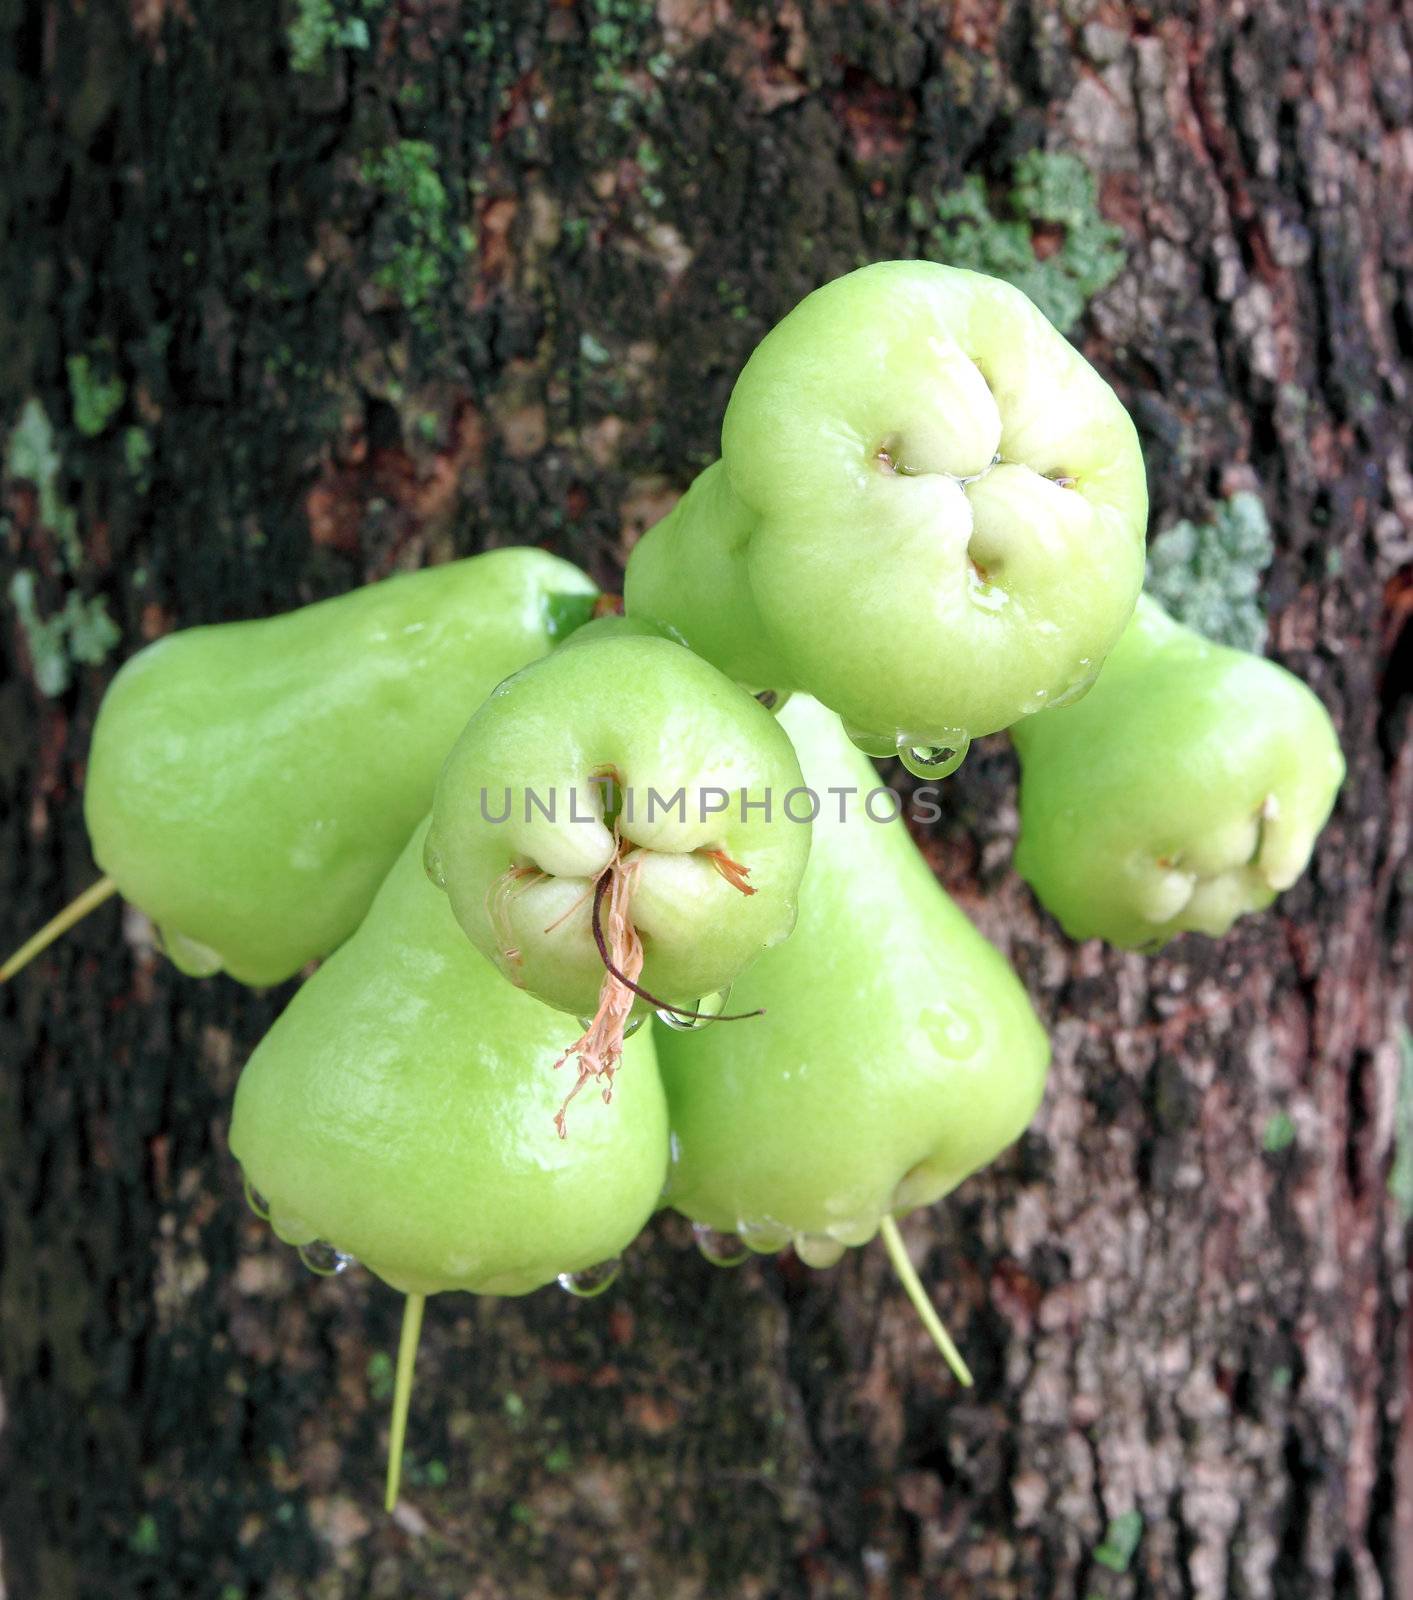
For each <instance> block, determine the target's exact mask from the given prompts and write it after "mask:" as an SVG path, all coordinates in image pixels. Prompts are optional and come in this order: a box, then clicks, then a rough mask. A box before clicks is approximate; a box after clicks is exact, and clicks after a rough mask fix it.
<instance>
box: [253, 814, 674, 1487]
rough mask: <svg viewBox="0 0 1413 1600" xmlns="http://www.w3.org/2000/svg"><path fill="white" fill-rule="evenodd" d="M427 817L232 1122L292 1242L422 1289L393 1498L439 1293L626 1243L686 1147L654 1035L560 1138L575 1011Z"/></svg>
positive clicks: (276, 1035) (525, 1278) (515, 1280)
mask: <svg viewBox="0 0 1413 1600" xmlns="http://www.w3.org/2000/svg"><path fill="white" fill-rule="evenodd" d="M425 832H426V829H425V826H424V827H419V828H418V830H417V832H416V833H415V834H414V836H413V838H412V840H411V842H410V843H409V844H408V845H407V848H406V849H405V850H404V851H403V853H402V855H401V856H400V857H399V858H398V861H397V863H396V865H395V866H394V867H393V869H392V871H391V872H390V873H389V875H388V877H387V880H386V882H385V883H384V884H383V886H382V888H381V889H380V890H379V891H378V894H377V898H376V899H375V901H374V903H373V906H372V909H371V910H370V911H369V913H368V916H367V917H366V919H365V920H364V922H363V924H362V925H361V927H360V928H359V929H358V931H357V932H356V933H355V934H354V935H353V937H352V938H351V939H350V940H349V941H348V942H347V943H346V944H345V945H344V946H342V948H341V949H339V950H338V951H337V952H336V953H335V954H334V955H333V956H332V957H331V958H330V959H329V960H328V961H327V962H326V963H325V964H324V965H323V966H322V967H321V968H320V969H319V971H318V972H316V973H315V974H314V976H313V977H312V978H311V979H310V980H309V981H308V982H307V983H306V984H305V985H304V986H303V988H301V989H300V991H299V992H298V994H296V995H295V997H294V999H293V1001H291V1003H290V1005H289V1007H288V1009H287V1010H286V1011H285V1012H284V1014H283V1015H282V1016H281V1017H280V1019H279V1020H278V1021H277V1022H276V1023H275V1025H274V1027H273V1028H272V1029H271V1030H270V1032H269V1033H268V1034H267V1035H266V1037H265V1039H264V1040H263V1041H262V1043H261V1044H260V1045H259V1047H258V1048H257V1049H256V1051H255V1053H254V1054H253V1055H252V1056H251V1058H250V1061H249V1063H248V1064H247V1065H246V1068H245V1071H244V1072H243V1073H242V1074H241V1079H240V1084H239V1087H238V1088H237V1090H236V1099H235V1110H234V1114H233V1116H232V1120H231V1135H230V1144H231V1149H232V1151H233V1152H234V1154H235V1156H236V1158H237V1160H238V1161H239V1162H240V1163H241V1166H242V1167H243V1169H244V1171H245V1175H246V1179H247V1182H248V1183H249V1185H250V1186H251V1188H252V1189H253V1190H254V1191H256V1194H257V1195H258V1200H257V1201H254V1202H253V1203H257V1204H258V1206H259V1209H260V1210H261V1212H262V1214H265V1215H268V1218H269V1221H270V1224H271V1226H272V1227H273V1228H274V1230H275V1232H276V1233H277V1234H279V1236H280V1237H281V1238H282V1239H284V1240H285V1241H286V1242H287V1243H290V1244H293V1245H299V1246H303V1247H305V1250H306V1251H309V1250H310V1249H311V1248H313V1247H314V1241H316V1240H318V1241H321V1244H320V1245H319V1246H318V1247H317V1248H319V1249H320V1250H322V1251H323V1252H325V1253H326V1254H327V1255H328V1256H329V1257H330V1258H331V1259H333V1260H335V1261H336V1260H338V1259H339V1257H338V1255H336V1254H335V1252H338V1253H347V1254H349V1255H352V1256H356V1257H357V1258H358V1259H359V1260H360V1261H362V1262H363V1263H364V1265H366V1266H367V1267H369V1268H370V1269H371V1270H372V1271H373V1272H375V1273H377V1275H378V1276H379V1277H380V1278H383V1279H384V1280H385V1281H386V1282H388V1283H390V1284H392V1285H393V1287H394V1288H396V1289H400V1290H402V1291H403V1292H404V1293H405V1294H407V1295H408V1296H409V1300H408V1320H407V1322H406V1323H405V1325H404V1326H405V1341H404V1351H403V1356H402V1359H401V1360H400V1363H399V1393H398V1401H397V1407H396V1412H395V1426H394V1444H393V1451H392V1455H391V1458H390V1466H391V1472H390V1484H389V1499H390V1503H391V1500H392V1499H395V1498H396V1467H397V1462H398V1460H400V1457H401V1437H402V1428H403V1427H404V1426H405V1420H406V1407H407V1395H408V1391H409V1389H410V1382H411V1360H412V1353H413V1351H414V1350H415V1346H416V1339H417V1332H418V1329H419V1328H420V1319H421V1309H422V1300H423V1298H424V1297H425V1296H426V1295H429V1294H437V1293H440V1292H442V1291H443V1290H448V1289H465V1290H469V1291H471V1292H472V1293H474V1294H497V1295H518V1294H526V1293H528V1292H529V1291H530V1290H532V1289H536V1288H539V1287H540V1286H541V1285H542V1284H546V1283H550V1282H553V1281H554V1280H555V1279H556V1278H565V1279H568V1280H569V1281H570V1282H571V1283H572V1282H573V1280H574V1275H575V1274H578V1273H582V1272H584V1271H585V1270H587V1269H590V1268H593V1267H594V1266H595V1265H596V1264H599V1263H602V1262H604V1261H606V1260H609V1259H611V1258H613V1257H615V1256H617V1254H618V1253H619V1251H620V1250H622V1248H623V1247H624V1246H625V1245H626V1244H628V1242H629V1241H630V1240H631V1239H632V1238H633V1237H634V1236H635V1235H636V1234H637V1232H638V1231H639V1229H640V1228H641V1227H642V1225H643V1223H644V1222H645V1221H646V1220H647V1217H648V1215H649V1214H650V1213H651V1211H652V1209H653V1207H654V1205H655V1203H656V1202H657V1199H658V1195H659V1193H660V1191H661V1188H662V1180H663V1174H664V1172H665V1171H666V1167H667V1150H668V1143H667V1118H666V1110H665V1105H664V1100H663V1092H662V1085H661V1082H660V1080H659V1078H658V1074H657V1070H656V1065H655V1061H654V1056H653V1049H652V1044H651V1042H650V1038H649V1035H648V1033H647V1031H646V1030H644V1032H643V1033H642V1034H641V1035H640V1036H638V1037H636V1038H633V1039H630V1040H629V1041H628V1043H627V1046H626V1049H625V1054H624V1060H623V1071H622V1073H621V1075H620V1080H619V1087H618V1093H617V1095H616V1096H615V1101H614V1104H613V1106H612V1107H611V1108H610V1107H606V1106H602V1105H597V1104H592V1103H591V1104H589V1105H586V1106H585V1107H584V1108H583V1111H582V1113H581V1115H580V1117H579V1120H578V1122H577V1124H576V1128H575V1137H574V1138H573V1139H572V1140H567V1141H561V1140H558V1139H556V1138H555V1137H554V1132H553V1128H552V1120H553V1117H554V1114H555V1107H556V1104H557V1103H558V1100H559V1098H560V1094H561V1089H560V1085H559V1084H558V1081H557V1079H556V1077H555V1074H554V1073H553V1072H552V1071H551V1067H552V1065H553V1063H554V1062H555V1060H556V1058H557V1057H559V1056H561V1055H562V1053H563V1050H564V1047H565V1045H566V1044H567V1043H568V1042H569V1038H570V1036H572V1034H573V1031H574V1030H573V1026H572V1024H569V1023H568V1019H567V1018H566V1017H565V1016H564V1015H563V1013H562V1012H558V1011H554V1010H551V1009H550V1008H549V1007H548V1006H546V1005H543V1004H541V1003H540V1002H539V1001H538V1000H535V999H533V998H532V997H531V996H529V995H527V994H522V993H521V992H519V991H518V990H516V989H514V988H512V987H511V986H510V985H509V984H507V983H505V982H503V981H502V979H501V977H500V975H499V974H498V973H497V972H496V971H495V969H494V968H493V967H492V966H491V965H490V964H489V962H487V961H486V960H484V959H483V958H482V957H481V956H480V955H479V954H478V953H477V952H476V951H475V950H473V949H472V947H471V945H470V944H469V943H468V942H467V940H466V938H465V936H464V935H463V933H462V932H461V929H460V928H459V927H458V926H457V924H456V920H455V918H454V917H453V916H452V914H451V908H450V906H449V905H448V904H447V900H446V896H445V895H443V894H440V893H439V892H438V891H437V890H436V889H435V888H434V887H433V886H432V885H431V884H430V883H429V882H428V881H427V877H426V874H425V872H424V871H423V869H422V850H423V842H424V835H425Z"/></svg>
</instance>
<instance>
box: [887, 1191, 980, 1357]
mask: <svg viewBox="0 0 1413 1600" xmlns="http://www.w3.org/2000/svg"><path fill="white" fill-rule="evenodd" d="M878 1231H879V1232H880V1233H881V1234H882V1235H883V1244H884V1247H885V1248H886V1249H887V1251H888V1259H889V1260H890V1261H891V1262H892V1263H893V1270H894V1272H896V1273H897V1274H898V1279H899V1281H900V1282H901V1283H902V1285H903V1288H904V1289H905V1290H906V1291H907V1296H908V1299H909V1300H911V1301H912V1303H913V1309H914V1310H915V1311H916V1312H917V1314H918V1316H919V1317H921V1318H922V1325H923V1327H924V1328H926V1329H927V1331H928V1332H929V1333H930V1334H931V1335H932V1342H933V1344H935V1345H936V1346H937V1348H938V1349H939V1350H940V1351H941V1352H942V1359H943V1360H944V1361H945V1362H946V1363H947V1365H948V1366H949V1367H950V1368H951V1369H952V1372H953V1375H954V1376H955V1377H956V1380H957V1382H958V1383H960V1384H961V1385H962V1387H963V1388H964V1389H970V1388H971V1386H972V1375H971V1369H970V1368H969V1367H968V1366H967V1364H966V1362H965V1361H963V1360H962V1353H961V1351H960V1350H958V1349H957V1347H956V1345H954V1344H953V1343H952V1336H951V1334H949V1333H948V1332H947V1330H946V1329H945V1328H944V1327H943V1326H942V1319H941V1317H939V1316H938V1315H937V1309H936V1307H935V1306H934V1305H933V1304H932V1302H931V1300H929V1299H928V1298H927V1290H926V1289H924V1288H923V1286H922V1279H921V1278H919V1277H918V1275H917V1268H916V1267H915V1266H914V1265H913V1264H912V1261H911V1260H910V1259H909V1256H908V1247H907V1246H906V1245H905V1244H904V1243H903V1236H902V1234H901V1233H899V1232H898V1224H897V1223H896V1222H895V1221H894V1219H893V1218H892V1217H884V1219H883V1221H882V1222H881V1223H880V1224H879V1227H878Z"/></svg>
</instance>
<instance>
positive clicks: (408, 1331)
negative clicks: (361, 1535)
mask: <svg viewBox="0 0 1413 1600" xmlns="http://www.w3.org/2000/svg"><path fill="white" fill-rule="evenodd" d="M426 1304H427V1297H426V1295H424V1294H410V1295H408V1297H407V1299H406V1301H405V1302H404V1303H403V1307H402V1334H401V1337H400V1338H399V1339H398V1341H397V1377H396V1379H395V1380H394V1383H393V1409H392V1430H391V1432H390V1433H389V1434H388V1488H387V1494H386V1495H385V1496H384V1499H383V1508H384V1509H385V1510H387V1511H391V1510H392V1509H393V1508H394V1507H395V1506H396V1505H397V1491H398V1487H399V1485H400V1484H401V1482H402V1451H403V1446H404V1445H405V1444H406V1443H407V1412H408V1408H409V1406H411V1404H412V1370H413V1368H414V1367H415V1366H416V1365H417V1346H418V1345H419V1344H420V1343H421V1341H422V1312H423V1309H424V1308H425V1307H426Z"/></svg>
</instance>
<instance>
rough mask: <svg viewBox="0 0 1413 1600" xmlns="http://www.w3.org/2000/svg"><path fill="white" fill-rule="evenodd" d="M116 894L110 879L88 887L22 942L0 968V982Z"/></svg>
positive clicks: (5, 980) (104, 879) (25, 965)
mask: <svg viewBox="0 0 1413 1600" xmlns="http://www.w3.org/2000/svg"><path fill="white" fill-rule="evenodd" d="M117 892H118V886H117V884H116V883H114V882H113V880H112V879H111V878H100V879H99V880H98V882H97V883H94V884H90V885H89V887H88V888H87V889H85V890H84V891H83V893H82V894H81V895H80V896H79V897H78V899H77V900H71V901H70V902H69V903H68V905H66V906H65V907H64V909H63V910H62V911H61V912H60V913H59V915H58V916H57V917H53V918H51V919H50V920H49V921H48V922H46V923H45V924H44V926H43V927H42V928H41V929H40V930H39V932H38V933H36V934H35V935H34V936H33V938H30V939H26V940H25V942H24V943H23V944H22V945H21V946H20V947H19V949H18V950H16V951H15V953H14V955H12V956H11V957H10V959H9V960H8V961H7V962H6V963H5V964H4V966H3V967H0V983H8V982H9V981H10V979H11V978H13V977H14V976H15V974H16V973H17V972H21V971H23V970H24V968H25V967H27V966H28V965H29V964H30V962H31V961H33V960H34V958H35V957H36V956H39V955H43V954H44V952H45V951H46V950H47V949H48V948H49V946H50V945H51V944H53V943H54V941H55V940H56V939H59V938H62V937H63V935H64V934H66V933H67V932H68V931H69V929H70V928H72V927H73V926H74V924H75V923H77V922H82V921H83V919H84V918H85V917H86V916H87V915H88V913H89V912H90V911H96V910H97V909H98V907H99V906H101V905H102V904H103V902H104V901H105V900H111V899H112V897H113V896H114V895H115V894H117Z"/></svg>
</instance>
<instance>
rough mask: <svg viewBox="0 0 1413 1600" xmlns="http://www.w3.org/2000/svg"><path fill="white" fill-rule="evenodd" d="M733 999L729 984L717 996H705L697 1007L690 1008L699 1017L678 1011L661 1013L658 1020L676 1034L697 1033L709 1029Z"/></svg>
mask: <svg viewBox="0 0 1413 1600" xmlns="http://www.w3.org/2000/svg"><path fill="white" fill-rule="evenodd" d="M730 998H731V987H730V985H729V984H728V985H727V986H726V988H724V989H718V990H717V992H716V993H715V994H708V995H703V996H702V998H701V999H700V1000H698V1001H697V1003H696V1005H694V1006H688V1007H687V1008H686V1009H687V1010H688V1011H698V1012H701V1013H702V1015H701V1016H698V1017H687V1016H683V1015H682V1014H681V1013H680V1012H676V1011H659V1012H658V1013H657V1020H658V1021H659V1022H660V1023H661V1024H662V1025H663V1027H664V1028H671V1029H672V1030H673V1032H674V1033H696V1032H697V1031H698V1029H701V1028H709V1027H710V1026H711V1025H712V1023H713V1022H715V1021H716V1019H717V1018H718V1017H719V1016H720V1015H721V1013H722V1012H723V1011H725V1009H726V1002H727V1001H728V1000H729V999H730Z"/></svg>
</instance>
